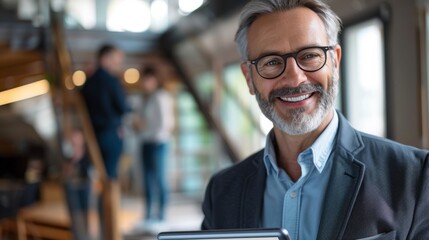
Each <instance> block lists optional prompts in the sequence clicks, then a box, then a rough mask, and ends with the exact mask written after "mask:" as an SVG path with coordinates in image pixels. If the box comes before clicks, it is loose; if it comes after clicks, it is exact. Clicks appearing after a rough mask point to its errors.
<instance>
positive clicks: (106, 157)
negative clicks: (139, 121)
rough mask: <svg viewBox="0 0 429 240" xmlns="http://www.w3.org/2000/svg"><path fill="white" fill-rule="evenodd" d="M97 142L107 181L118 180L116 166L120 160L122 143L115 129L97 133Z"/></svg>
mask: <svg viewBox="0 0 429 240" xmlns="http://www.w3.org/2000/svg"><path fill="white" fill-rule="evenodd" d="M96 135H97V140H98V144H99V147H100V151H101V155H102V156H103V161H104V166H105V168H106V173H107V177H108V178H109V179H111V180H112V179H113V180H115V179H117V178H118V165H119V160H120V158H121V154H122V149H123V141H122V138H121V137H120V136H119V134H118V130H117V129H107V130H104V131H101V132H97V134H96Z"/></svg>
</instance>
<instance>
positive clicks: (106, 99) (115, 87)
mask: <svg viewBox="0 0 429 240" xmlns="http://www.w3.org/2000/svg"><path fill="white" fill-rule="evenodd" d="M124 57H125V56H124V53H123V51H122V50H120V49H119V48H117V47H115V46H113V45H103V46H101V47H100V49H99V50H98V53H97V69H96V71H95V72H94V74H93V75H91V76H90V77H89V78H88V80H87V81H86V82H85V84H84V85H83V87H82V89H81V93H82V96H83V98H84V100H85V103H86V106H87V110H88V113H89V117H90V119H91V123H92V126H93V128H94V132H95V135H96V138H97V141H98V145H99V147H100V151H101V154H102V157H103V161H104V165H105V168H106V173H107V176H108V177H109V178H110V179H117V177H118V163H119V160H120V157H121V154H122V150H123V129H122V119H123V117H124V116H125V114H126V113H127V112H128V111H129V107H128V104H127V102H126V95H125V91H124V89H123V87H122V85H121V82H120V78H119V76H120V74H121V73H122V65H123V62H124Z"/></svg>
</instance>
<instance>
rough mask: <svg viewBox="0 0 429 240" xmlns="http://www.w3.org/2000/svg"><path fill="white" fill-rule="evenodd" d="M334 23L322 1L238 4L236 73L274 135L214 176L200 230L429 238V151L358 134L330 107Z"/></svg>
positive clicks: (334, 86) (335, 72)
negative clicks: (240, 6)
mask: <svg viewBox="0 0 429 240" xmlns="http://www.w3.org/2000/svg"><path fill="white" fill-rule="evenodd" d="M340 26H341V21H340V19H339V17H338V16H337V15H336V14H335V13H334V12H333V11H332V10H331V9H330V7H329V6H328V5H327V4H326V3H324V2H323V1H322V0H251V1H250V2H249V3H248V4H247V5H246V6H245V7H244V9H243V11H242V13H241V17H240V24H239V28H238V31H237V34H236V38H235V40H236V43H237V45H238V47H239V50H240V54H241V56H242V60H243V62H242V64H241V70H242V72H243V75H244V76H245V79H246V82H247V86H248V88H249V91H250V93H251V94H252V95H255V96H256V99H257V102H258V103H259V107H260V108H261V110H262V112H263V113H264V114H265V116H266V117H267V118H268V119H270V120H271V121H272V123H273V129H272V130H271V131H270V133H269V134H268V136H267V139H266V145H265V148H264V149H262V150H260V151H258V152H256V153H255V154H253V155H251V156H249V157H248V158H247V159H245V160H244V161H242V162H240V163H238V164H236V165H234V166H231V167H230V168H228V169H225V170H222V171H221V172H219V173H218V174H216V175H214V176H213V177H212V178H211V180H210V182H209V184H208V186H207V189H206V195H205V200H204V203H203V212H204V220H203V223H202V229H234V228H285V229H287V231H288V232H289V233H290V235H291V237H292V239H294V240H296V239H320V240H325V239H326V240H331V239H429V215H428V214H427V213H428V212H429V162H428V161H429V152H428V151H426V150H421V149H417V148H414V147H410V146H406V145H402V144H400V143H397V142H394V141H391V140H388V139H384V138H380V137H375V136H372V135H369V134H366V133H362V132H359V131H357V130H356V129H354V128H353V127H352V126H351V125H350V124H349V122H348V121H347V120H346V119H345V118H344V117H343V116H342V114H341V113H340V112H337V111H335V109H334V101H335V98H336V96H337V92H338V82H339V76H340V75H339V66H340V60H341V46H340V45H339V44H338V41H337V38H338V33H339V31H340ZM367 55H368V58H370V57H371V53H370V52H368V53H367Z"/></svg>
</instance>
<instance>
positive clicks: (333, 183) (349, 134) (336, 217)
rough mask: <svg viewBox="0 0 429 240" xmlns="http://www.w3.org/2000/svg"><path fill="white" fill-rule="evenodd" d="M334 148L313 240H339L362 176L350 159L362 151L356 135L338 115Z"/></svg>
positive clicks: (358, 163)
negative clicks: (316, 230) (329, 174)
mask: <svg viewBox="0 0 429 240" xmlns="http://www.w3.org/2000/svg"><path fill="white" fill-rule="evenodd" d="M338 116H339V120H340V121H339V128H338V134H337V144H336V147H335V148H334V152H333V153H332V155H331V159H330V161H333V169H332V173H331V177H330V179H329V184H328V189H327V191H326V195H325V200H324V208H323V212H322V217H321V220H320V225H319V232H318V237H317V239H327V240H332V239H342V238H343V234H344V231H345V229H346V226H347V223H348V221H349V218H350V215H351V212H352V209H353V206H354V204H355V201H356V197H357V195H358V192H359V189H360V187H361V184H362V180H363V177H364V173H365V165H364V164H363V163H362V162H361V161H359V160H357V159H355V158H354V155H355V154H356V153H357V152H359V151H361V150H362V149H363V148H364V145H363V143H362V139H361V138H360V134H359V132H357V131H356V130H355V129H353V128H352V127H351V126H350V125H349V124H348V122H347V120H346V119H345V118H344V117H343V116H342V115H341V114H340V113H338Z"/></svg>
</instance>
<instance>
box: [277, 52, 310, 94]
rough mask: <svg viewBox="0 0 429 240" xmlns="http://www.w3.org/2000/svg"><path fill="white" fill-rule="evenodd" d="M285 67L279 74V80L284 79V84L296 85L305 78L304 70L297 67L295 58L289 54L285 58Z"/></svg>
mask: <svg viewBox="0 0 429 240" xmlns="http://www.w3.org/2000/svg"><path fill="white" fill-rule="evenodd" d="M285 61H286V69H285V71H284V72H283V74H282V75H281V76H280V79H281V81H284V82H285V83H284V84H285V85H287V86H289V87H297V86H299V85H300V84H301V83H302V82H304V81H306V80H307V76H306V75H305V71H304V70H302V69H301V68H299V66H298V63H297V62H296V60H295V58H294V57H292V56H290V57H288V58H287V59H286V60H285Z"/></svg>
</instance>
